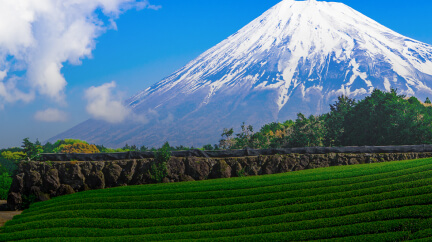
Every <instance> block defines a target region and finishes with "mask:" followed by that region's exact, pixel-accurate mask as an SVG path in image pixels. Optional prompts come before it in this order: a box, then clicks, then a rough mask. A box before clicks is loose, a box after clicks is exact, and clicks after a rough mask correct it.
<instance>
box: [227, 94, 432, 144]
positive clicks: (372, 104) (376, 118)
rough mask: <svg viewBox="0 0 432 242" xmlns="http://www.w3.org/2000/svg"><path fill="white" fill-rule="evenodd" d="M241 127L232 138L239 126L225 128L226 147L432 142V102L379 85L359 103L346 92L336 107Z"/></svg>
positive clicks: (333, 105)
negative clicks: (427, 102)
mask: <svg viewBox="0 0 432 242" xmlns="http://www.w3.org/2000/svg"><path fill="white" fill-rule="evenodd" d="M245 127H246V128H245ZM241 128H242V132H241V133H239V134H237V137H235V138H231V137H230V136H231V135H232V133H233V129H230V130H228V129H225V130H224V133H223V134H222V136H225V137H226V138H225V139H223V140H221V146H222V147H223V148H225V149H243V148H246V147H249V148H255V149H266V148H280V147H308V146H364V145H371V146H381V145H416V144H431V143H432V106H431V105H426V104H422V103H421V102H420V101H419V100H418V99H417V98H415V97H410V98H406V97H405V96H404V95H398V94H397V91H396V90H395V89H392V90H391V91H390V92H383V91H380V90H378V89H376V90H374V91H373V92H372V94H371V95H370V96H368V97H366V98H365V99H363V100H360V101H358V102H356V101H355V100H353V99H350V98H348V97H345V96H340V97H339V98H338V100H337V101H336V103H335V104H332V105H330V112H329V113H326V114H323V115H321V116H313V115H311V116H309V117H308V118H306V117H305V115H303V114H302V113H299V114H298V115H297V119H296V120H295V121H292V120H288V121H286V122H285V123H283V124H281V123H270V124H266V125H264V126H263V127H262V128H261V130H260V131H259V132H256V133H253V128H252V127H249V126H245V125H244V124H243V125H242V127H241ZM228 131H229V132H228ZM222 141H223V142H222ZM227 144H229V145H227Z"/></svg>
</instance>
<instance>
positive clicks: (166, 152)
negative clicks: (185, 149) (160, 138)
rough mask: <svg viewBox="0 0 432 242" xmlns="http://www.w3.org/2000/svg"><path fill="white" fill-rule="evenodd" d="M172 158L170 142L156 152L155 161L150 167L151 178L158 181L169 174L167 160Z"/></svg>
mask: <svg viewBox="0 0 432 242" xmlns="http://www.w3.org/2000/svg"><path fill="white" fill-rule="evenodd" d="M170 158H171V151H170V145H169V143H168V142H165V144H164V145H163V146H162V147H161V148H160V149H158V150H157V151H156V152H155V161H154V162H153V163H152V165H151V167H150V171H149V173H150V178H151V179H152V180H154V181H156V182H162V179H163V178H164V177H166V176H167V175H168V169H167V162H168V161H169V159H170Z"/></svg>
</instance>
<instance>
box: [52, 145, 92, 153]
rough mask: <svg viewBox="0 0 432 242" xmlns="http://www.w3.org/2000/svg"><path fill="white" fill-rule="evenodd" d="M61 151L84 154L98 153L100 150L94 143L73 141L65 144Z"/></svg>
mask: <svg viewBox="0 0 432 242" xmlns="http://www.w3.org/2000/svg"><path fill="white" fill-rule="evenodd" d="M60 152H61V153H68V154H71V153H84V154H94V153H99V152H100V151H99V150H98V148H97V147H96V146H95V145H89V144H86V143H75V144H70V145H65V146H64V147H63V148H62V149H61V151H60Z"/></svg>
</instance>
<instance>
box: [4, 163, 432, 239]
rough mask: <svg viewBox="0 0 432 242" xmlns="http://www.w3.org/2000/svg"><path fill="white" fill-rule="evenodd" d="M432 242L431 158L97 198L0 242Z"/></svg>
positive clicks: (127, 190) (14, 225)
mask: <svg viewBox="0 0 432 242" xmlns="http://www.w3.org/2000/svg"><path fill="white" fill-rule="evenodd" d="M16 240H25V241H58V240H61V241H101V240H103V241H151V240H157V241H163V240H184V241H190V240H199V241H201V240H203V241H205V240H212V241H214V240H217V241H249V240H268V241H275V240H286V241H293V240H297V241H305V240H321V241H327V240H329V241H401V240H418V241H431V240H432V159H420V160H412V161H402V162H388V163H379V164H366V165H355V166H344V167H331V168H323V169H315V170H306V171H299V172H290V173H284V174H277V175H266V176H256V177H241V178H230V179H217V180H207V181H200V182H184V183H171V184H156V185H143V186H129V187H120V188H113V189H106V190H94V191H87V192H82V193H76V194H72V195H68V196H63V197H57V198H55V199H52V200H49V201H46V202H40V203H35V204H33V205H32V206H31V207H30V209H28V210H25V211H24V212H23V213H22V215H18V216H16V217H15V218H14V219H13V220H12V221H9V222H8V223H7V224H6V226H5V227H3V228H1V230H0V241H16Z"/></svg>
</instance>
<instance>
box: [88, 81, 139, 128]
mask: <svg viewBox="0 0 432 242" xmlns="http://www.w3.org/2000/svg"><path fill="white" fill-rule="evenodd" d="M115 87H116V83H115V82H114V81H113V82H110V83H105V84H103V85H102V86H98V87H90V88H89V89H87V90H86V92H85V98H86V99H87V102H88V104H87V112H88V113H89V114H90V115H92V117H93V118H95V119H99V120H104V121H107V122H109V123H121V122H123V121H124V120H125V119H126V118H127V117H129V116H131V115H132V112H131V110H130V109H128V108H127V107H125V106H124V105H123V103H122V99H121V97H119V96H114V95H113V94H112V89H114V88H115Z"/></svg>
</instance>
